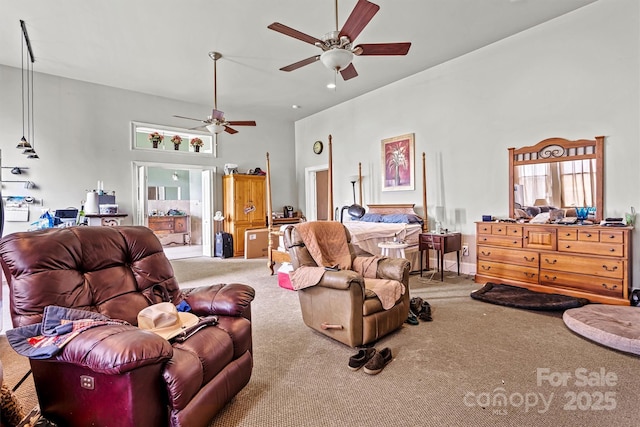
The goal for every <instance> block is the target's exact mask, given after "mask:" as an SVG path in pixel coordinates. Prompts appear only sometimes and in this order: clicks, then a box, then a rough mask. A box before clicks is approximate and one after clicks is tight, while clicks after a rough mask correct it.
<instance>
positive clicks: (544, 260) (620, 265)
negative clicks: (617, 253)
mask: <svg viewBox="0 0 640 427" xmlns="http://www.w3.org/2000/svg"><path fill="white" fill-rule="evenodd" d="M540 269H541V270H553V271H562V272H570V273H579V274H586V275H591V276H598V277H610V278H615V279H622V278H624V261H622V260H620V259H616V258H592V257H583V256H572V255H564V254H551V253H542V254H540Z"/></svg>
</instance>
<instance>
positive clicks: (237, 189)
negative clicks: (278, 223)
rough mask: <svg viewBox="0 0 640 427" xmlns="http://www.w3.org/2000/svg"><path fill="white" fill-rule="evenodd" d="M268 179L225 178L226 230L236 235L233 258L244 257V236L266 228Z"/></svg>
mask: <svg viewBox="0 0 640 427" xmlns="http://www.w3.org/2000/svg"><path fill="white" fill-rule="evenodd" d="M265 190H266V187H265V176H264V175H241V174H232V175H224V176H223V177H222V193H223V196H222V197H223V200H224V218H225V221H224V229H225V231H226V232H227V233H231V234H232V235H233V256H243V255H244V232H245V231H246V230H250V229H252V228H264V227H266V225H267V223H266V218H267V214H266V201H265Z"/></svg>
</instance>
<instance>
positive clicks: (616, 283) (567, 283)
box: [540, 270, 624, 298]
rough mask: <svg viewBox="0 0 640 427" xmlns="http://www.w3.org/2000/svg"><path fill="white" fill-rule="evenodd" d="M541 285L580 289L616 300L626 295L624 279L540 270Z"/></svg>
mask: <svg viewBox="0 0 640 427" xmlns="http://www.w3.org/2000/svg"><path fill="white" fill-rule="evenodd" d="M540 284H543V285H552V286H554V287H556V286H557V287H563V288H570V289H579V290H582V291H587V292H591V293H594V294H598V295H606V296H611V297H616V298H622V297H623V295H624V293H623V291H624V289H623V286H624V284H623V281H622V279H612V278H608V277H594V276H585V275H584V274H574V273H565V272H561V271H553V270H540Z"/></svg>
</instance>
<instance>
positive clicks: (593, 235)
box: [578, 230, 600, 242]
mask: <svg viewBox="0 0 640 427" xmlns="http://www.w3.org/2000/svg"><path fill="white" fill-rule="evenodd" d="M578 240H579V241H581V242H599V241H600V232H599V231H597V230H578Z"/></svg>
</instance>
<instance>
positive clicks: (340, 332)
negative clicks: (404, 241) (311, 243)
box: [284, 221, 410, 347]
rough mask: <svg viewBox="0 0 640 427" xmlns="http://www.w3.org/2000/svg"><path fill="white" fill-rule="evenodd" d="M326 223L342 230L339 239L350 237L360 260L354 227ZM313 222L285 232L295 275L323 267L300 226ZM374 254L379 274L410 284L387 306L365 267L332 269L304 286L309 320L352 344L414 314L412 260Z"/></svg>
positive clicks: (305, 318)
mask: <svg viewBox="0 0 640 427" xmlns="http://www.w3.org/2000/svg"><path fill="white" fill-rule="evenodd" d="M324 223H325V224H326V225H325V226H326V227H332V230H331V232H332V233H333V234H334V236H335V234H338V237H339V239H338V240H342V239H344V240H345V241H346V244H347V245H348V255H347V256H348V257H350V261H351V265H354V263H355V261H356V255H355V252H354V248H353V245H352V244H351V235H350V233H349V230H347V228H346V227H345V226H344V225H342V224H341V223H338V222H329V221H324ZM303 224H304V225H303ZM309 225H312V224H310V223H301V224H298V225H296V226H289V227H287V228H286V229H285V232H284V241H285V245H286V247H287V250H288V251H289V254H290V256H291V263H292V265H293V268H294V273H293V274H295V270H296V269H299V268H301V267H319V265H318V263H317V262H316V260H315V259H314V257H313V256H312V254H311V253H310V251H309V247H308V246H307V245H306V244H305V241H304V239H303V237H302V235H301V233H300V231H299V229H298V227H307V226H309ZM336 232H337V233H336ZM341 233H344V236H342V234H341ZM374 258H376V259H375V264H374V274H375V277H376V278H378V279H391V280H395V281H398V282H400V283H402V285H404V288H403V289H404V292H403V294H402V295H401V296H400V297H399V298H398V299H397V300H396V301H395V302H394V303H393V302H392V303H393V306H392V307H390V308H388V309H385V308H384V307H383V303H382V302H381V300H380V298H379V297H378V296H377V295H376V294H375V293H374V292H372V291H371V290H370V289H366V288H365V277H364V276H363V274H362V272H356V271H354V270H352V269H351V268H342V267H346V266H342V267H341V268H340V269H330V268H326V269H325V270H326V271H324V273H323V274H322V278H321V279H320V280H319V281H318V283H317V284H315V285H314V286H309V287H305V288H302V289H298V297H299V299H300V307H301V310H302V319H303V321H304V323H305V324H306V325H307V326H309V327H310V328H312V329H314V330H316V331H318V332H320V333H322V334H324V335H326V336H328V337H331V338H333V339H335V340H337V341H339V342H341V343H343V344H346V345H348V346H350V347H359V346H363V345H365V344H369V343H372V342H374V341H376V340H378V339H379V338H381V337H383V336H385V335H387V334H389V333H390V332H393V331H394V330H396V329H398V328H399V327H401V326H402V324H403V323H404V322H405V321H406V320H407V316H408V314H409V303H410V296H409V270H410V263H409V261H408V260H406V259H401V258H379V257H374ZM347 263H348V261H347ZM320 267H322V265H320ZM324 267H327V266H324ZM294 286H295V285H294Z"/></svg>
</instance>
